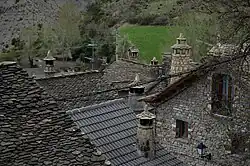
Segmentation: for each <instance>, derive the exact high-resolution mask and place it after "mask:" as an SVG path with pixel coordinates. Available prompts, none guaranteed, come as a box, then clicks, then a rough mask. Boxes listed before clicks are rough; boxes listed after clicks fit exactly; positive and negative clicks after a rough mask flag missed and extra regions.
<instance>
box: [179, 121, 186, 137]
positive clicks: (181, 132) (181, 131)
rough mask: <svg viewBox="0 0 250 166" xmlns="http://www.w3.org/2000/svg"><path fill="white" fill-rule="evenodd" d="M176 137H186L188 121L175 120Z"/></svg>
mask: <svg viewBox="0 0 250 166" xmlns="http://www.w3.org/2000/svg"><path fill="white" fill-rule="evenodd" d="M176 137H177V138H185V137H188V123H187V122H184V121H182V120H176Z"/></svg>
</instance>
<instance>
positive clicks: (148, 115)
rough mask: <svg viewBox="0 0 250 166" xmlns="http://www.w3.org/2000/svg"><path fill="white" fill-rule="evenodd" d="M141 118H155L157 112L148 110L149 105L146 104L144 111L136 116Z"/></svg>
mask: <svg viewBox="0 0 250 166" xmlns="http://www.w3.org/2000/svg"><path fill="white" fill-rule="evenodd" d="M136 117H137V118H139V119H155V118H156V116H155V114H152V113H150V112H149V111H148V105H147V104H145V106H144V111H143V112H142V113H140V114H138V115H137V116H136Z"/></svg>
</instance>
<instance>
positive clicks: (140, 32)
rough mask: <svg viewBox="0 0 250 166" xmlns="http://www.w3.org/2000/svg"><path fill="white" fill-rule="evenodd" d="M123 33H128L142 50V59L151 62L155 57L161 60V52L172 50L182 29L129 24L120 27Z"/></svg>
mask: <svg viewBox="0 0 250 166" xmlns="http://www.w3.org/2000/svg"><path fill="white" fill-rule="evenodd" d="M120 33H121V35H127V36H128V38H129V40H130V41H131V42H132V43H133V44H134V45H135V46H136V47H137V48H138V49H139V50H140V58H139V59H140V60H142V61H144V60H145V61H147V62H149V61H150V60H151V59H152V58H153V57H156V58H157V59H158V60H160V61H161V59H162V57H161V53H162V52H164V51H170V47H171V46H172V45H173V44H174V43H175V40H176V37H178V34H179V33H180V31H179V30H178V28H176V27H168V26H137V25H133V26H132V25H129V26H123V27H121V28H120Z"/></svg>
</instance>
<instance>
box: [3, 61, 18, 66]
mask: <svg viewBox="0 0 250 166" xmlns="http://www.w3.org/2000/svg"><path fill="white" fill-rule="evenodd" d="M16 64H17V63H16V62H14V61H3V62H0V66H11V65H16Z"/></svg>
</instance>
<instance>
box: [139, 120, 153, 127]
mask: <svg viewBox="0 0 250 166" xmlns="http://www.w3.org/2000/svg"><path fill="white" fill-rule="evenodd" d="M140 124H141V125H142V126H152V125H153V119H140Z"/></svg>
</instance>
